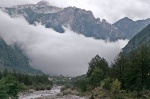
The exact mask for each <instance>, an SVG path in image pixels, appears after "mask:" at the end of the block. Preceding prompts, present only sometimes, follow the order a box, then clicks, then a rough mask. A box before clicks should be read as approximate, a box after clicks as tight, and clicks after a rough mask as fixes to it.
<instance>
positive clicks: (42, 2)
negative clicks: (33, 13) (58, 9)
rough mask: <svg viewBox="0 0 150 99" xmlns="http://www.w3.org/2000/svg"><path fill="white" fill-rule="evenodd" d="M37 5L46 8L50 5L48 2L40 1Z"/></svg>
mask: <svg viewBox="0 0 150 99" xmlns="http://www.w3.org/2000/svg"><path fill="white" fill-rule="evenodd" d="M36 5H37V6H40V7H46V6H49V3H48V2H47V1H40V2H38V3H37V4H36Z"/></svg>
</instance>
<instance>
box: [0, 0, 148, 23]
mask: <svg viewBox="0 0 150 99" xmlns="http://www.w3.org/2000/svg"><path fill="white" fill-rule="evenodd" d="M39 1H40V0H0V6H12V5H18V4H27V3H34V4H35V3H37V2H39ZM46 1H48V2H49V3H50V4H51V5H54V6H58V7H68V6H76V7H78V8H82V9H86V10H91V11H92V12H93V13H94V15H95V17H99V18H100V19H106V20H107V21H108V22H110V23H113V22H115V21H117V20H119V19H120V18H123V17H126V16H127V17H129V18H132V19H134V20H137V19H146V18H149V17H150V13H149V12H150V0H46Z"/></svg>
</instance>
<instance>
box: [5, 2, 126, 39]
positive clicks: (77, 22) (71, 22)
mask: <svg viewBox="0 0 150 99" xmlns="http://www.w3.org/2000/svg"><path fill="white" fill-rule="evenodd" d="M3 11H5V12H7V13H8V14H9V15H11V16H12V17H16V16H19V15H22V16H24V17H25V19H26V20H27V21H28V22H29V23H30V24H36V23H37V22H38V23H41V24H42V25H45V26H46V27H47V28H53V29H54V30H56V31H57V32H60V33H63V32H64V29H63V26H65V27H70V28H71V29H72V30H73V31H75V32H77V33H80V34H83V35H85V36H87V37H94V38H96V39H104V40H106V39H110V40H111V41H115V40H118V39H125V38H126V37H124V33H122V32H121V31H119V30H118V29H117V28H116V27H115V26H113V25H111V24H110V23H108V22H107V21H106V20H102V21H101V20H100V19H99V18H95V17H94V16H93V13H92V12H91V11H86V10H83V9H79V8H76V7H67V8H58V7H53V6H50V5H49V4H48V3H47V2H43V1H41V2H39V3H37V4H35V5H34V4H32V5H31V4H30V5H19V6H14V7H10V8H3Z"/></svg>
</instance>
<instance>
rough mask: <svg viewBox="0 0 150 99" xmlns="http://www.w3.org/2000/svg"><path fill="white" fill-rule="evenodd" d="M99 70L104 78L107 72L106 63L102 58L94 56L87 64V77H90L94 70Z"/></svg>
mask: <svg viewBox="0 0 150 99" xmlns="http://www.w3.org/2000/svg"><path fill="white" fill-rule="evenodd" d="M95 68H97V69H101V70H102V72H103V76H105V75H106V74H107V72H108V63H107V61H106V60H105V59H104V58H101V57H99V55H96V56H95V57H94V58H93V59H92V60H91V61H90V63H89V68H88V72H87V76H88V77H90V76H91V75H92V73H93V71H94V69H95Z"/></svg>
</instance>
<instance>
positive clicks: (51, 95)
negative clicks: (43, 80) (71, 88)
mask: <svg viewBox="0 0 150 99" xmlns="http://www.w3.org/2000/svg"><path fill="white" fill-rule="evenodd" d="M60 89H61V86H55V87H53V88H52V89H51V90H44V91H33V92H32V93H21V94H19V99H88V98H85V97H80V96H76V95H57V94H59V93H60Z"/></svg>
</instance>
